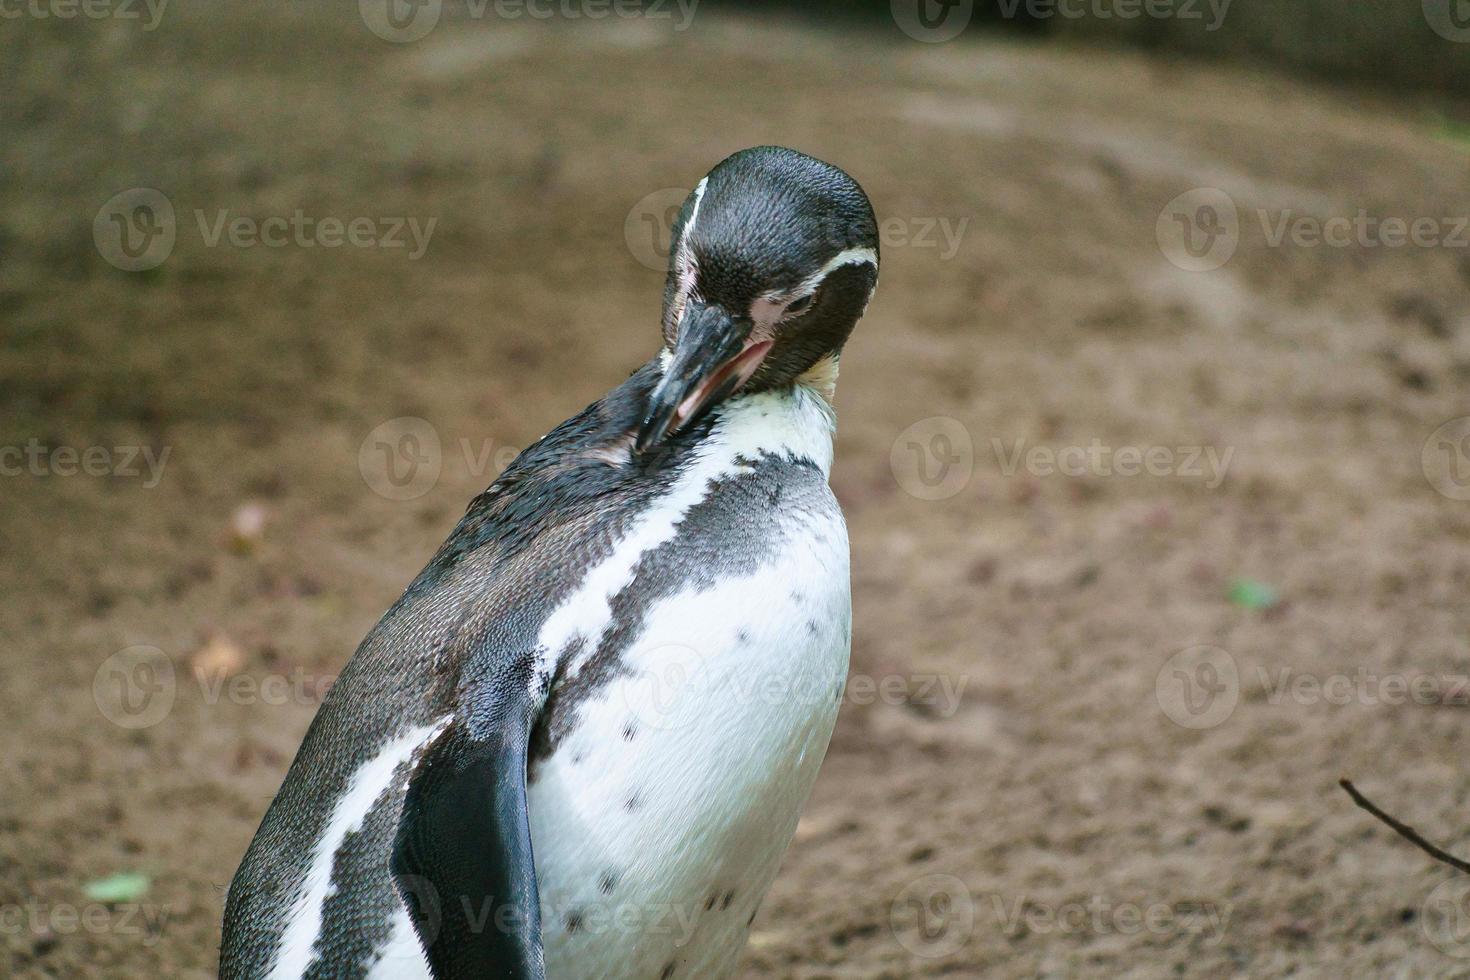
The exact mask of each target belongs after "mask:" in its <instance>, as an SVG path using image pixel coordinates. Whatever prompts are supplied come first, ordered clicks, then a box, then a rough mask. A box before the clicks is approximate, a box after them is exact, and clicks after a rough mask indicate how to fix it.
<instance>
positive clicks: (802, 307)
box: [785, 293, 817, 316]
mask: <svg viewBox="0 0 1470 980" xmlns="http://www.w3.org/2000/svg"><path fill="white" fill-rule="evenodd" d="M816 299H817V294H816V293H807V294H806V295H805V296H798V297H797V298H796V299H794V300H792V301H791V302H790V303H787V304H786V314H785V315H786V316H794V315H796V314H797V313H805V312H806V311H807V310H808V309H810V308H811V305H812V304H813V303H814V302H816Z"/></svg>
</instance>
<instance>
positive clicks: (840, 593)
mask: <svg viewBox="0 0 1470 980" xmlns="http://www.w3.org/2000/svg"><path fill="white" fill-rule="evenodd" d="M762 401H765V399H750V400H745V401H743V402H742V403H740V404H742V407H743V409H744V410H743V412H742V414H741V417H738V418H736V419H729V420H727V423H726V425H725V426H723V427H722V429H721V430H720V434H721V435H724V436H726V438H721V439H715V440H712V441H711V445H710V450H709V452H708V454H707V455H706V457H705V458H704V459H703V460H702V461H701V464H700V466H698V467H696V468H695V472H694V473H693V474H688V475H686V480H687V481H690V482H697V483H699V484H702V486H696V487H690V486H687V485H683V484H684V482H685V481H681V485H679V486H676V487H674V488H671V491H670V493H669V494H668V496H667V497H666V498H665V501H664V502H661V504H660V505H658V506H655V508H654V509H653V511H652V512H651V513H650V514H649V516H648V520H647V525H652V524H655V523H656V522H657V523H659V524H662V522H665V521H667V522H668V523H669V524H670V525H671V526H673V525H677V524H678V523H679V520H680V516H681V515H682V513H683V512H684V511H687V509H688V507H689V506H691V505H692V504H693V503H694V502H698V501H701V500H704V499H706V494H707V492H708V491H709V490H710V489H711V488H712V487H713V486H714V485H715V484H716V483H717V482H718V481H720V480H722V479H726V478H728V476H729V475H730V474H734V473H738V472H739V468H740V467H741V466H742V465H743V464H742V463H741V462H740V460H742V459H743V460H749V459H753V458H756V457H757V456H758V455H760V454H761V453H768V454H772V455H776V456H784V455H786V454H788V453H793V454H800V455H801V456H802V457H804V458H807V459H811V458H812V456H813V455H816V458H817V459H818V460H820V463H819V466H820V469H821V471H822V472H821V476H822V479H823V481H824V480H825V470H826V468H827V466H828V464H829V460H830V449H826V450H825V452H823V448H824V447H822V446H817V447H813V446H811V445H809V444H801V445H795V446H793V445H792V441H793V438H794V437H795V436H796V433H801V437H802V438H803V442H806V441H807V440H809V439H810V433H811V432H812V430H813V429H816V430H818V431H819V432H822V434H823V435H824V436H825V432H823V431H822V427H821V426H818V425H813V424H812V422H814V421H815V420H813V419H811V418H801V417H793V416H799V415H803V414H805V413H807V412H816V411H820V410H821V409H820V408H819V407H818V405H817V404H815V403H816V401H817V400H816V399H815V398H814V397H812V396H810V395H809V394H806V393H803V394H802V395H801V396H800V398H799V399H793V398H785V399H780V400H778V399H775V398H771V399H769V403H768V404H762V403H761V402H762ZM822 407H824V406H822ZM762 413H764V414H762ZM731 430H734V431H733V436H734V438H729V436H730V435H732V432H731ZM824 441H825V440H824ZM822 492H823V494H826V493H827V492H826V490H825V483H823V485H822ZM825 503H826V504H828V506H824V507H821V508H815V509H813V508H802V509H800V510H794V511H786V510H783V509H781V508H779V507H778V508H777V509H776V512H774V513H771V512H767V513H759V514H757V513H752V514H749V515H746V517H747V518H748V519H749V520H750V521H756V522H770V523H771V525H772V526H771V530H772V532H773V533H772V539H773V540H778V541H779V542H780V544H779V547H777V548H775V549H774V550H772V551H771V552H770V553H768V554H765V555H763V556H762V557H761V560H760V561H759V562H758V563H755V564H754V566H753V567H748V568H741V569H738V570H736V571H734V572H732V574H728V575H725V574H718V575H715V576H714V577H712V578H710V579H707V580H705V581H702V582H690V583H689V584H688V586H687V587H685V588H680V589H676V590H671V591H670V592H669V593H668V594H666V595H663V596H662V597H660V598H659V599H658V600H657V601H655V602H654V603H652V604H651V605H650V606H649V607H648V608H647V609H646V611H645V612H644V614H643V615H642V617H641V621H640V623H639V634H638V637H637V639H636V640H635V641H634V642H633V643H631V644H630V645H629V647H628V649H626V650H625V651H623V653H622V656H621V658H620V667H619V669H618V671H617V673H616V675H615V676H614V677H613V679H612V680H610V681H608V682H607V683H605V684H603V685H601V686H600V687H599V688H598V689H597V690H596V692H595V693H594V694H592V695H589V696H588V697H587V698H586V700H585V701H584V702H583V703H582V704H581V705H580V706H579V710H578V713H577V720H576V724H575V726H574V727H573V728H572V729H571V730H570V731H569V732H568V733H567V735H566V737H565V738H564V739H563V741H562V742H561V743H560V744H559V745H558V747H557V750H556V752H555V753H554V754H553V755H552V756H551V757H550V758H549V759H547V760H545V762H544V763H543V764H542V765H541V766H540V767H538V771H537V773H536V778H535V782H534V783H533V784H532V785H531V787H530V794H529V809H530V818H531V834H532V842H533V847H534V850H535V855H536V865H537V876H538V879H539V881H540V886H541V903H542V913H543V923H542V932H543V937H544V942H545V947H546V962H547V974H548V976H549V977H578V978H583V977H585V978H589V980H590V978H599V977H605V978H624V977H628V978H635V977H636V978H644V977H647V978H659V977H670V978H671V977H700V978H708V977H721V976H725V975H727V974H728V973H729V972H730V971H732V970H733V969H734V967H735V965H736V960H737V958H738V953H739V951H740V949H741V948H742V947H743V945H744V942H745V936H746V930H747V927H748V924H749V920H750V919H751V918H752V916H753V915H754V913H755V910H756V907H757V906H758V905H759V903H760V900H761V898H762V896H763V895H764V894H765V891H766V889H767V888H768V887H769V886H770V883H771V880H772V878H773V877H774V876H775V873H776V870H777V868H778V866H779V864H780V859H781V855H782V854H783V853H784V851H785V849H786V846H787V844H788V843H789V842H790V840H791V835H792V833H793V832H794V830H795V827H796V821H797V818H798V816H799V815H800V810H801V807H802V805H803V804H804V803H805V801H806V797H807V795H808V793H809V792H810V790H811V786H812V782H813V780H814V779H815V777H816V772H817V768H818V766H819V765H820V763H821V760H822V757H823V755H824V754H825V752H826V749H827V742H828V739H829V738H830V736H831V732H832V726H833V723H834V721H835V718H836V712H837V705H838V701H839V698H840V691H841V686H842V683H843V681H844V679H845V676H846V672H847V658H848V648H849V640H850V622H851V606H850V600H849V586H848V582H849V576H848V552H847V535H846V529H845V527H844V526H843V523H842V518H841V514H840V512H839V511H838V510H837V508H836V505H835V502H834V501H831V500H830V496H826V497H825ZM665 508H668V509H673V508H678V509H679V513H672V514H671V513H665V512H663V511H664V510H665ZM776 523H779V524H780V525H781V526H780V527H779V528H776V527H775V526H774V525H775V524H776ZM647 525H645V526H647ZM777 532H779V533H777ZM637 537H638V536H637V534H636V532H635V534H633V535H630V540H636V539H637ZM674 541H675V543H674V545H673V547H675V548H677V546H678V539H677V537H675V538H674ZM643 545H644V547H645V548H646V546H647V542H646V541H645V542H643ZM640 550H642V549H640ZM621 552H622V549H621V548H619V549H618V553H615V554H614V555H613V556H611V557H610V558H609V561H608V564H610V565H616V564H620V563H623V562H628V563H629V564H630V566H631V564H633V562H632V561H631V560H630V556H628V555H626V554H623V553H621ZM594 580H595V577H589V581H594ZM572 602H581V603H583V604H584V608H596V607H597V606H599V605H601V606H603V607H606V606H607V602H606V600H604V601H603V602H601V603H599V602H597V601H595V596H591V595H584V596H580V597H575V598H574V599H573V600H572ZM605 623H606V619H601V620H599V619H598V618H597V617H595V616H594V617H591V618H587V619H582V620H580V622H578V623H577V625H576V629H577V631H578V632H579V633H585V634H586V635H590V636H593V637H595V636H597V635H598V634H599V633H600V632H601V631H602V629H603V626H604V624H605ZM572 677H573V678H574V677H575V672H573V674H572Z"/></svg>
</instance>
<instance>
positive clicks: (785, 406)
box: [701, 380, 837, 475]
mask: <svg viewBox="0 0 1470 980" xmlns="http://www.w3.org/2000/svg"><path fill="white" fill-rule="evenodd" d="M711 414H712V415H713V416H714V425H713V426H712V427H711V429H710V432H709V435H708V436H707V437H706V438H705V439H704V440H703V442H702V445H701V449H702V450H704V451H707V452H710V453H726V454H729V455H731V456H732V457H736V458H743V459H746V460H755V459H757V458H759V457H761V456H779V457H785V458H791V459H796V460H804V461H808V462H810V463H812V464H813V465H815V466H816V467H817V468H818V469H820V470H821V471H822V473H823V475H826V474H828V473H830V472H831V469H832V434H833V432H835V431H836V426H837V417H836V413H835V412H833V410H832V403H831V402H830V401H829V400H828V398H827V397H826V396H825V395H824V394H823V393H822V392H821V391H820V390H818V388H817V387H816V386H814V385H811V384H806V383H803V382H802V381H800V380H798V381H797V382H796V383H794V384H791V385H787V386H784V387H781V388H771V389H766V390H763V391H755V392H749V393H740V394H737V395H735V396H733V397H731V398H729V399H727V400H725V401H724V402H722V403H721V404H720V405H718V406H716V407H715V408H714V409H713V410H712V412H711Z"/></svg>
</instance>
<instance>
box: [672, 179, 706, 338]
mask: <svg viewBox="0 0 1470 980" xmlns="http://www.w3.org/2000/svg"><path fill="white" fill-rule="evenodd" d="M708 186H709V178H708V177H706V178H704V179H703V180H701V181H700V182H699V184H698V186H696V187H695V188H694V206H693V207H692V208H690V209H689V220H688V221H686V222H684V233H683V234H682V235H680V236H679V243H678V245H677V246H676V248H675V249H674V274H675V275H676V276H677V277H678V280H679V285H678V287H677V288H676V289H675V291H674V298H673V301H672V302H671V303H670V304H669V312H670V316H672V317H673V320H674V323H676V324H677V323H678V322H679V319H680V318H681V317H682V316H683V315H684V305H685V304H686V303H687V302H689V297H690V295H691V294H692V293H693V292H694V281H695V279H696V278H698V276H699V263H697V262H695V260H694V248H693V246H691V245H690V243H689V240H690V238H691V237H692V236H693V234H694V222H695V221H696V220H698V218H699V205H700V204H701V203H703V202H704V191H705V188H706V187H708Z"/></svg>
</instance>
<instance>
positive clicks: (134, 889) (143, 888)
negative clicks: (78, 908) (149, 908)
mask: <svg viewBox="0 0 1470 980" xmlns="http://www.w3.org/2000/svg"><path fill="white" fill-rule="evenodd" d="M149 884H151V882H150V881H149V880H148V876H147V875H145V874H139V873H138V872H136V871H121V872H119V873H117V874H115V875H108V876H107V877H106V878H97V879H95V880H94V881H89V882H87V883H86V884H85V885H83V886H82V891H83V892H84V893H85V894H86V896H87V897H88V898H90V899H91V900H92V901H94V902H131V901H134V900H135V899H139V898H142V897H143V896H144V895H146V894H148V886H149Z"/></svg>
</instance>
